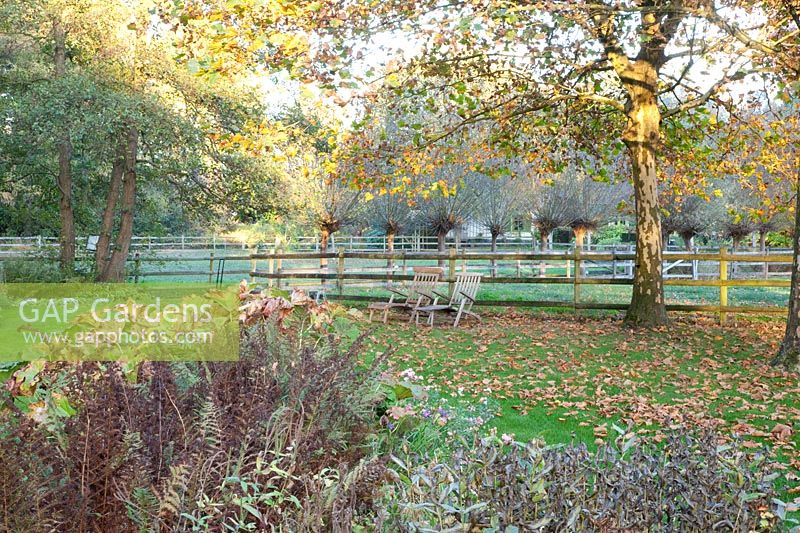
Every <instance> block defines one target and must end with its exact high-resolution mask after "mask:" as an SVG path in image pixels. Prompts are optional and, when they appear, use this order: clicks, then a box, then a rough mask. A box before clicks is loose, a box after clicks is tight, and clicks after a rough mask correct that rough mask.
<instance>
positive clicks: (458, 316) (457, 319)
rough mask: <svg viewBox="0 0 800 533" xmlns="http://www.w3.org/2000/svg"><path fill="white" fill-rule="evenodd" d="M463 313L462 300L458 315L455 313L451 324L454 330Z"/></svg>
mask: <svg viewBox="0 0 800 533" xmlns="http://www.w3.org/2000/svg"><path fill="white" fill-rule="evenodd" d="M463 312H464V301H463V300H462V301H461V305H459V306H458V313H456V319H455V321H454V322H453V327H454V328H457V327H458V323H459V322H460V321H461V313H463Z"/></svg>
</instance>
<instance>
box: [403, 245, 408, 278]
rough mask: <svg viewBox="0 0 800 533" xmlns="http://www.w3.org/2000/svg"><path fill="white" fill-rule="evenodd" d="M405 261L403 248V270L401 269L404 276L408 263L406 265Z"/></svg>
mask: <svg viewBox="0 0 800 533" xmlns="http://www.w3.org/2000/svg"><path fill="white" fill-rule="evenodd" d="M406 261H407V260H406V251H405V250H403V270H402V272H403V275H404V276H405V275H406V273H407V272H408V265H407V263H406Z"/></svg>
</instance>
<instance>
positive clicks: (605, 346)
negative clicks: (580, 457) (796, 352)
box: [369, 310, 800, 499]
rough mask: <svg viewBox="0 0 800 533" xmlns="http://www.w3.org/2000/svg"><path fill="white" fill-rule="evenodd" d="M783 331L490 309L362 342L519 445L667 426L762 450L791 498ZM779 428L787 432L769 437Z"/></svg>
mask: <svg viewBox="0 0 800 533" xmlns="http://www.w3.org/2000/svg"><path fill="white" fill-rule="evenodd" d="M782 327H783V321H782V320H773V319H760V320H759V319H749V320H744V319H742V318H741V317H737V318H736V320H735V323H734V325H732V326H729V327H721V326H719V325H717V323H716V321H715V318H714V317H711V316H702V317H698V316H691V317H690V316H686V315H684V316H676V317H675V318H674V319H673V322H672V324H671V325H670V326H669V327H665V328H662V329H659V330H651V331H631V330H628V329H625V328H623V327H622V324H621V321H620V320H619V318H618V316H617V315H614V314H610V313H600V312H597V313H591V314H583V315H580V316H576V315H574V314H572V313H570V314H552V313H547V312H543V311H510V310H509V311H502V310H497V311H495V312H485V313H484V315H483V323H482V324H476V323H474V322H470V323H468V324H467V325H466V326H465V327H462V328H459V329H458V330H453V329H452V328H449V327H445V326H437V327H435V328H433V329H429V328H427V327H422V328H416V327H414V326H410V325H408V324H406V323H405V322H404V321H401V320H395V321H394V322H390V324H388V325H382V324H381V325H377V326H376V327H375V329H374V330H373V331H372V332H371V334H370V336H369V341H370V350H371V351H372V353H376V352H384V351H387V350H392V352H391V353H392V355H391V364H392V365H393V366H394V367H395V368H396V369H398V370H401V369H404V368H413V369H414V370H415V371H417V372H418V373H419V374H421V375H423V376H425V377H426V379H427V380H429V382H431V383H436V384H438V385H439V386H441V387H444V388H445V390H446V391H447V392H448V393H449V394H453V395H456V394H465V395H470V396H473V397H475V398H476V399H478V398H480V397H482V396H485V397H489V398H492V399H494V400H496V401H497V402H498V405H499V412H498V413H497V415H498V416H497V418H495V419H494V421H493V423H494V425H495V426H496V427H497V429H498V432H502V433H509V434H514V435H515V436H516V437H517V439H520V440H527V439H532V438H536V437H539V438H542V439H544V440H545V441H547V442H548V443H566V442H570V441H583V442H586V443H588V444H589V445H590V446H593V445H594V443H595V441H596V440H597V439H600V438H605V437H606V436H607V435H608V436H613V435H614V434H615V430H614V429H613V425H614V424H616V425H617V426H619V427H626V428H627V427H628V426H630V427H631V428H632V431H635V432H636V434H637V435H639V436H641V437H643V438H648V439H653V440H655V441H659V440H661V439H662V438H663V437H664V430H665V429H666V428H669V427H671V426H678V425H686V426H689V427H692V428H709V429H713V430H715V431H718V432H719V433H720V434H721V436H722V438H723V439H725V440H731V439H738V440H740V441H741V443H742V445H743V446H745V447H746V448H752V449H754V450H756V449H759V448H761V446H762V445H764V444H766V445H768V446H769V448H770V449H771V451H772V452H773V453H774V454H775V457H777V458H778V459H779V460H780V461H781V462H782V463H783V465H784V467H785V469H786V470H785V472H784V476H783V478H782V480H781V481H780V482H779V483H780V486H781V487H782V492H783V496H784V497H785V498H787V499H793V498H794V496H793V495H792V487H794V486H796V485H797V481H798V480H800V477H798V472H797V468H798V467H800V453H798V450H797V447H798V444H800V437H799V435H800V434H798V431H797V430H798V429H800V428H797V427H796V424H795V422H796V421H797V420H798V419H799V418H800V397H799V396H798V393H800V384H799V383H798V376H797V374H795V373H789V372H785V371H782V370H779V369H775V368H772V367H770V366H769V364H768V361H769V358H770V356H771V355H772V354H774V353H775V350H776V349H777V346H778V343H779V341H780V338H781V335H782ZM778 424H784V425H787V426H790V427H792V430H793V431H792V435H791V436H790V437H788V438H781V436H779V435H778V434H777V433H775V434H773V433H772V432H773V430H774V429H775V427H776V425H778ZM783 437H785V435H784V436H783ZM798 491H800V489H798Z"/></svg>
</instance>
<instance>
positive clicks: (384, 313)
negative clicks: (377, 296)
mask: <svg viewBox="0 0 800 533" xmlns="http://www.w3.org/2000/svg"><path fill="white" fill-rule="evenodd" d="M387 320H389V308H388V307H387V308H386V310H385V311H384V312H383V323H384V324H386V321H387Z"/></svg>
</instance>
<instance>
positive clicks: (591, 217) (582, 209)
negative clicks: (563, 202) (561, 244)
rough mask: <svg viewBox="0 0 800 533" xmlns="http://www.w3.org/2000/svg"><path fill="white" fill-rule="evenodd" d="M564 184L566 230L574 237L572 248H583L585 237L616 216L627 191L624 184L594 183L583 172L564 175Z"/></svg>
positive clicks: (625, 198) (628, 193)
mask: <svg viewBox="0 0 800 533" xmlns="http://www.w3.org/2000/svg"><path fill="white" fill-rule="evenodd" d="M560 180H562V181H563V182H564V186H565V188H566V192H567V196H568V198H569V199H570V200H569V204H568V205H569V209H568V213H569V218H570V222H569V227H570V228H571V229H572V233H573V234H574V235H575V248H577V249H583V247H584V244H585V242H586V236H587V235H588V234H589V233H591V232H592V231H594V230H596V229H597V228H598V227H600V226H601V225H603V224H605V223H606V222H608V221H609V220H611V219H612V218H614V216H615V215H618V214H619V211H618V207H619V206H620V205H621V204H624V203H625V202H626V201H627V200H628V198H629V196H630V190H629V188H628V187H627V186H625V184H620V183H613V182H604V181H597V180H595V179H593V178H592V177H591V176H589V175H588V174H586V173H585V172H583V171H575V170H574V169H573V170H572V171H568V172H566V175H565V176H562V177H561V178H560Z"/></svg>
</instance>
